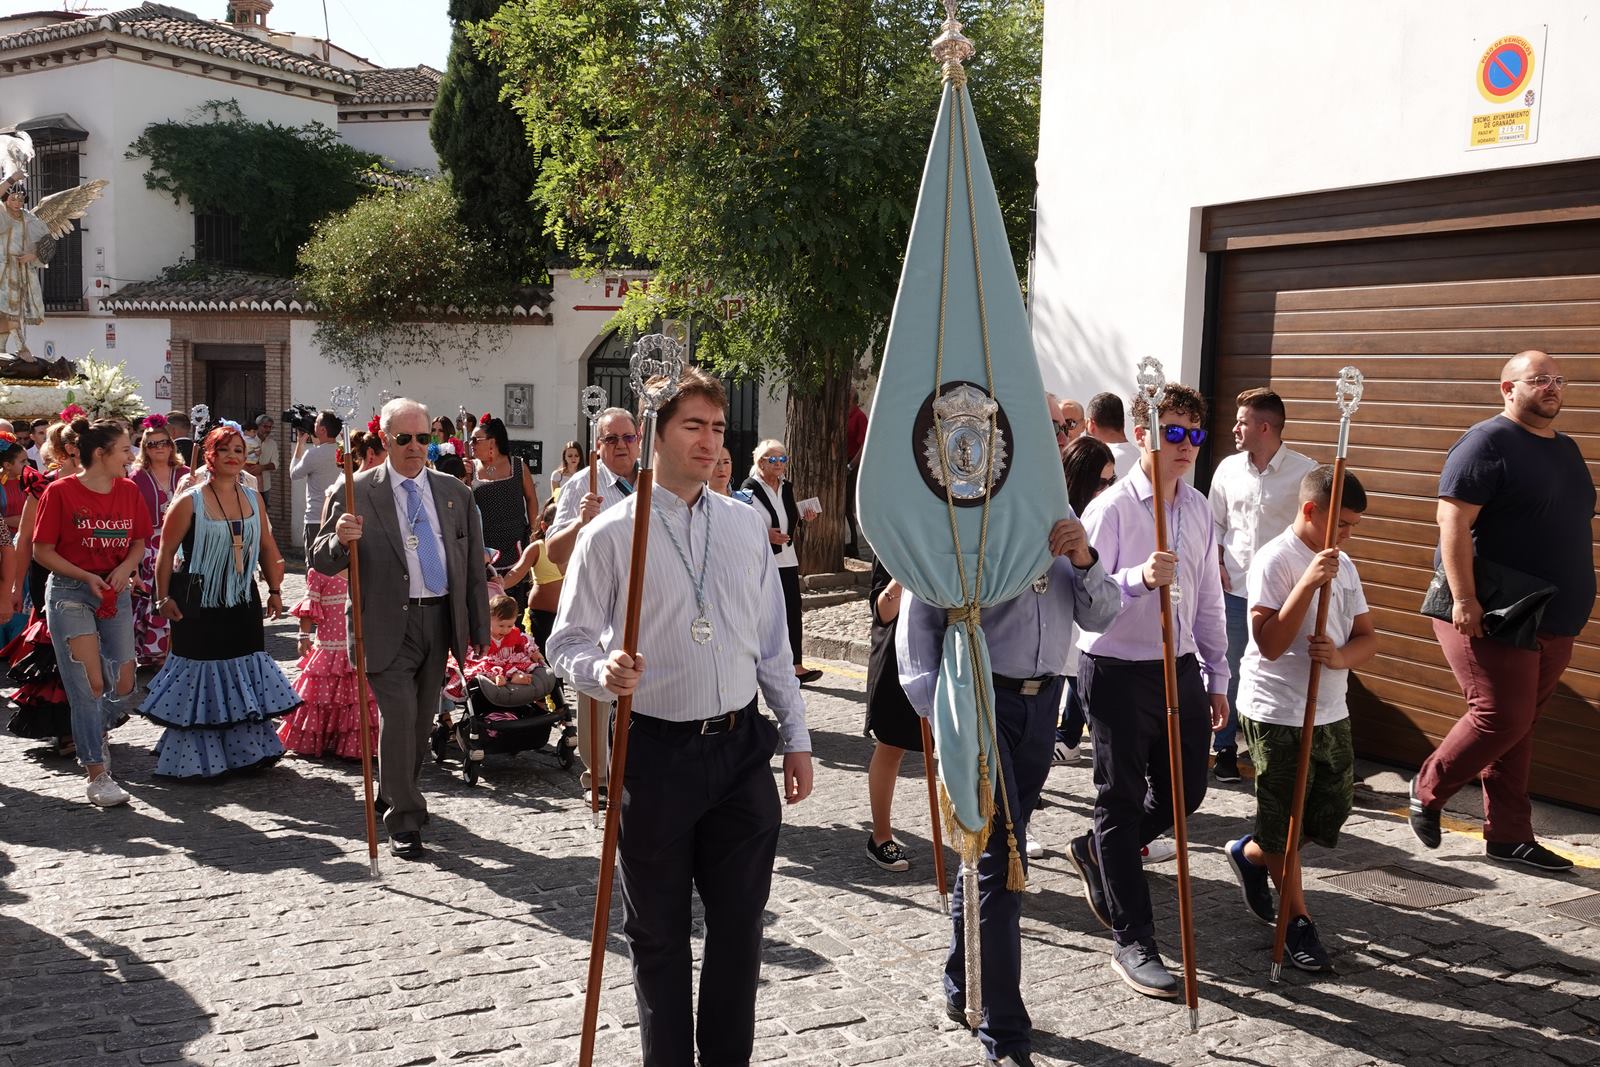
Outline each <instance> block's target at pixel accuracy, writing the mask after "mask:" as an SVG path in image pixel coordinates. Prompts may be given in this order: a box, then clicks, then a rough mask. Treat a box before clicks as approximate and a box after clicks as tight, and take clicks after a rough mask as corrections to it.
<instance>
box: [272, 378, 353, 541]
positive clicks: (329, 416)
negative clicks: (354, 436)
mask: <svg viewBox="0 0 1600 1067" xmlns="http://www.w3.org/2000/svg"><path fill="white" fill-rule="evenodd" d="M283 421H284V424H285V425H287V426H288V427H289V428H290V429H292V430H293V431H294V433H295V442H294V459H293V461H292V462H290V464H289V477H290V478H291V479H292V480H296V481H298V480H299V479H301V478H304V479H305V480H306V508H305V515H304V517H303V518H304V524H305V529H304V531H303V532H304V534H305V537H304V539H303V540H302V541H301V543H302V544H305V545H309V544H311V538H312V537H313V536H315V535H316V532H317V530H318V529H319V528H320V527H321V525H322V498H323V496H324V495H325V494H326V493H327V491H328V486H330V485H332V484H333V483H334V481H335V480H336V479H337V478H338V477H339V462H338V458H337V453H338V447H339V446H338V444H337V443H336V442H337V439H338V437H339V431H341V430H342V429H344V423H342V422H340V421H339V416H337V415H335V414H334V413H333V412H331V411H319V412H317V413H316V416H315V417H314V418H312V417H311V409H310V408H307V407H296V408H290V409H289V410H288V411H285V412H284V413H283Z"/></svg>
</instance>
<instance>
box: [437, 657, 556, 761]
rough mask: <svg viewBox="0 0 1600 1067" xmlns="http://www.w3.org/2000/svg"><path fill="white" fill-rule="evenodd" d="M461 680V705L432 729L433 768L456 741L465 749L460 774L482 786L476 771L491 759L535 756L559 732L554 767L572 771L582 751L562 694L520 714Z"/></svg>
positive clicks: (456, 702)
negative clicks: (494, 756) (521, 754)
mask: <svg viewBox="0 0 1600 1067" xmlns="http://www.w3.org/2000/svg"><path fill="white" fill-rule="evenodd" d="M455 670H456V674H457V676H459V677H461V680H462V683H463V684H462V687H461V691H462V693H463V694H464V697H463V699H461V700H452V701H451V702H450V708H449V709H441V710H440V712H439V723H438V725H437V726H435V727H434V728H433V736H432V748H433V760H434V762H435V763H443V762H444V760H445V751H446V750H447V749H448V747H449V745H450V739H451V738H452V737H454V738H455V741H456V744H457V745H459V746H460V748H461V771H462V775H463V776H464V777H465V778H466V780H467V784H468V785H477V784H478V770H479V768H480V767H482V766H483V761H484V758H485V757H486V756H488V755H489V754H490V753H492V752H495V753H506V754H512V755H514V754H516V753H518V752H530V751H537V750H539V749H541V748H543V747H544V746H545V744H546V743H547V742H548V741H549V740H550V732H551V730H552V729H553V728H555V727H556V726H560V727H561V732H560V736H559V737H558V739H557V741H556V762H557V763H558V764H560V765H561V769H562V770H567V769H569V768H570V767H571V766H572V759H573V754H574V753H575V752H576V751H577V749H578V729H577V727H576V726H574V725H573V722H572V709H571V708H569V707H567V704H566V701H565V700H563V699H562V696H561V690H560V689H559V688H558V689H556V690H555V691H554V692H552V693H551V694H550V695H549V696H548V697H546V698H545V699H544V700H543V701H540V702H539V703H536V704H530V705H528V706H526V707H519V708H502V707H497V706H496V705H494V704H491V703H489V701H488V700H487V699H485V698H484V696H483V693H482V692H481V691H480V690H479V688H478V679H476V678H466V677H465V676H463V675H461V671H460V669H459V668H456V669H455Z"/></svg>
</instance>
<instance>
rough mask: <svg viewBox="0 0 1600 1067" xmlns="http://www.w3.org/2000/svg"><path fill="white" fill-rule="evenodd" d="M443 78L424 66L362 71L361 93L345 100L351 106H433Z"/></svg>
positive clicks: (438, 73) (437, 72)
mask: <svg viewBox="0 0 1600 1067" xmlns="http://www.w3.org/2000/svg"><path fill="white" fill-rule="evenodd" d="M443 77H444V75H443V74H441V73H440V72H439V71H436V70H434V69H433V68H432V67H430V66H427V65H425V64H420V63H419V64H418V65H417V66H415V67H386V68H384V69H382V70H364V71H361V91H360V92H359V93H357V94H356V95H355V96H353V97H351V98H350V99H349V100H348V101H346V103H345V106H347V107H348V106H350V105H353V104H409V103H427V104H431V103H433V101H434V99H435V98H436V97H438V95H439V79H441V78H443Z"/></svg>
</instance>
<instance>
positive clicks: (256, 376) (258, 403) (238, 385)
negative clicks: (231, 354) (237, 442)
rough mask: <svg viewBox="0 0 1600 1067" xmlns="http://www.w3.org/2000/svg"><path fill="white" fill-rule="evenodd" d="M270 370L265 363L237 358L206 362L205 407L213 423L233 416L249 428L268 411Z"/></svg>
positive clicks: (240, 423)
mask: <svg viewBox="0 0 1600 1067" xmlns="http://www.w3.org/2000/svg"><path fill="white" fill-rule="evenodd" d="M266 402H267V369H266V365H265V364H263V363H255V362H245V361H238V360H208V361H207V362H206V406H207V407H208V408H210V409H211V423H212V425H213V426H214V425H216V423H217V422H218V420H220V419H232V420H233V421H234V422H237V423H238V424H239V425H241V426H243V427H245V428H247V429H248V428H249V427H250V425H251V424H252V422H253V421H254V420H255V417H256V416H257V415H260V414H261V413H262V412H264V411H265V410H266V406H265V405H266Z"/></svg>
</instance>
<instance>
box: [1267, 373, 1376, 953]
mask: <svg viewBox="0 0 1600 1067" xmlns="http://www.w3.org/2000/svg"><path fill="white" fill-rule="evenodd" d="M1364 386H1365V381H1364V379H1363V378H1362V377H1361V372H1360V371H1359V370H1356V368H1354V367H1343V368H1341V369H1340V371H1339V380H1338V382H1336V383H1335V385H1334V391H1333V397H1334V401H1335V402H1336V403H1337V404H1338V405H1339V443H1338V446H1337V447H1336V448H1335V449H1334V453H1333V489H1332V491H1331V492H1330V493H1329V495H1328V516H1327V520H1326V523H1325V525H1324V526H1323V532H1322V548H1323V551H1327V550H1328V549H1330V548H1337V547H1338V545H1339V513H1340V512H1341V511H1343V510H1344V461H1345V456H1346V455H1348V454H1349V452H1350V416H1351V415H1354V414H1355V413H1356V408H1358V407H1360V406H1361V391H1362V389H1363V388H1364ZM1332 595H1333V582H1332V581H1329V582H1327V583H1325V584H1324V585H1323V586H1322V588H1321V589H1319V590H1317V624H1316V629H1314V630H1313V631H1312V633H1313V634H1314V635H1315V636H1317V637H1322V636H1324V635H1325V633H1326V632H1327V629H1328V607H1329V604H1330V602H1331V598H1332ZM1321 683H1322V664H1321V663H1318V662H1317V661H1316V660H1312V661H1311V668H1310V674H1309V676H1308V677H1307V679H1306V710H1305V717H1304V718H1303V719H1301V720H1300V759H1299V762H1298V763H1297V764H1296V765H1295V772H1294V794H1293V797H1292V799H1291V801H1290V807H1289V834H1288V840H1287V841H1285V842H1284V847H1283V884H1282V885H1280V886H1279V887H1278V899H1279V901H1280V902H1281V901H1283V900H1287V899H1289V898H1290V897H1291V896H1294V895H1295V893H1294V889H1298V888H1299V886H1300V836H1301V833H1302V832H1303V831H1304V829H1305V826H1304V821H1305V813H1306V786H1307V785H1308V784H1309V783H1310V780H1311V738H1312V731H1313V730H1315V729H1316V725H1317V691H1318V689H1319V688H1320V686H1321ZM1291 887H1294V888H1291ZM1292 918H1293V916H1291V915H1290V914H1289V912H1288V909H1286V908H1283V907H1282V906H1280V907H1279V908H1278V929H1277V932H1276V933H1274V934H1273V936H1272V980H1273V981H1274V982H1276V981H1277V980H1278V979H1279V977H1281V976H1282V974H1283V948H1284V944H1285V942H1286V941H1287V940H1288V937H1289V922H1290V920H1291V919H1292Z"/></svg>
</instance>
